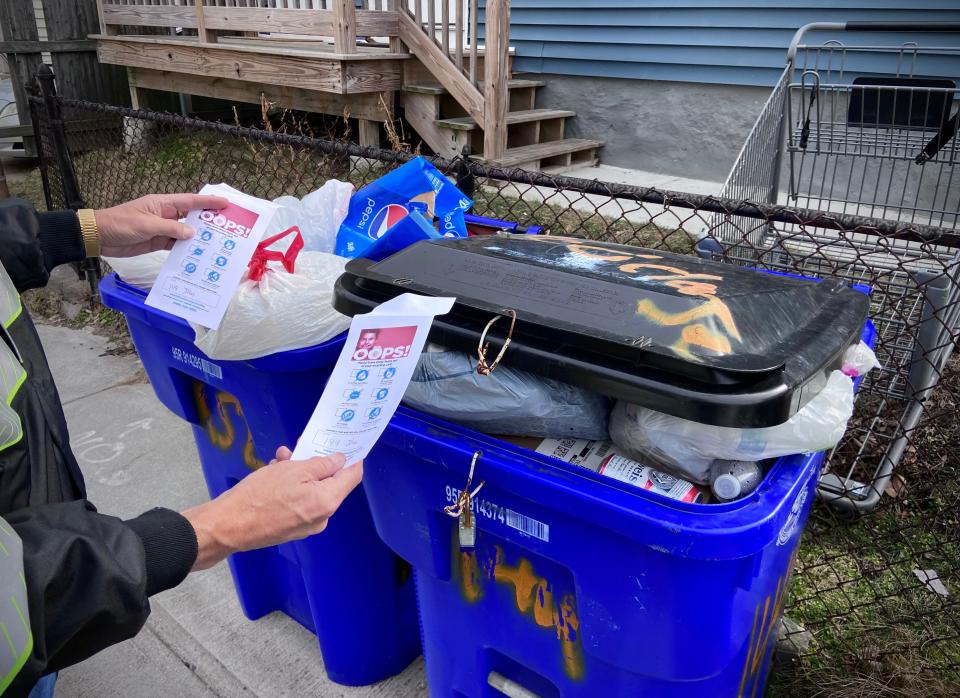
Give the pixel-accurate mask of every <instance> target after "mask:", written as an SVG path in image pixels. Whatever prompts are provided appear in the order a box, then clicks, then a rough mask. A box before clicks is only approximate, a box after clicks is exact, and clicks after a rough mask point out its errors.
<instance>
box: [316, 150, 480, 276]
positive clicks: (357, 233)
mask: <svg viewBox="0 0 960 698" xmlns="http://www.w3.org/2000/svg"><path fill="white" fill-rule="evenodd" d="M472 206H473V201H471V200H470V198H469V197H467V196H466V195H464V193H463V192H461V191H460V190H459V189H457V187H456V186H455V185H454V184H453V183H451V182H450V180H449V179H447V178H446V177H444V176H443V174H442V173H441V172H440V171H439V170H438V169H437V168H436V167H434V166H433V165H431V164H430V163H429V162H427V161H426V160H425V159H424V158H415V159H414V160H411V161H410V162H408V163H407V164H406V165H404V166H403V167H399V168H397V169H396V170H393V171H392V172H390V173H388V174H386V175H384V176H383V177H381V178H380V179H378V180H377V181H375V182H372V183H370V184H368V185H367V186H365V187H364V188H363V189H361V190H360V191H358V192H357V193H356V194H354V195H353V197H351V199H350V208H349V209H348V211H347V217H346V218H345V219H344V221H343V224H342V225H341V226H340V231H339V233H338V234H337V245H336V248H335V250H334V251H335V252H336V254H338V255H340V256H341V257H360V256H363V253H364V252H365V251H366V249H367V248H368V247H370V245H372V244H373V243H374V242H376V241H377V240H380V239H381V238H382V237H384V236H385V235H386V234H387V232H388V231H389V230H391V229H392V228H393V227H394V226H396V225H397V224H398V223H399V222H400V221H402V220H403V219H405V218H406V217H407V216H408V215H409V214H410V212H411V211H413V210H418V211H420V212H421V213H422V215H423V217H424V219H425V220H426V221H428V222H432V221H433V220H434V219H439V221H440V223H439V225H440V228H441V230H440V235H441V236H444V237H467V228H466V224H465V223H464V220H463V212H464V211H468V210H470V208H471V207H472Z"/></svg>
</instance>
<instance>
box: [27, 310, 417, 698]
mask: <svg viewBox="0 0 960 698" xmlns="http://www.w3.org/2000/svg"><path fill="white" fill-rule="evenodd" d="M38 329H39V331H40V336H41V339H42V340H43V344H44V347H45V348H46V350H47V356H48V358H49V360H50V365H51V368H52V370H53V373H54V376H55V377H56V380H57V385H58V387H59V388H60V397H61V399H62V400H63V403H64V409H65V411H66V415H67V421H68V423H69V426H70V434H71V442H72V444H73V448H74V451H75V453H76V454H77V458H78V460H79V461H80V466H81V468H82V469H83V472H84V475H85V477H86V480H87V490H88V497H89V498H90V500H91V501H92V502H94V503H95V504H96V505H97V507H98V508H99V509H100V511H101V512H102V513H105V514H110V515H115V516H119V517H122V518H130V517H133V516H136V515H138V514H140V513H142V512H143V511H144V510H146V509H149V508H151V507H154V506H163V507H169V508H171V509H176V510H182V509H185V508H188V507H190V506H193V505H195V504H198V503H200V502H202V501H205V500H206V499H207V498H208V497H207V490H206V486H205V485H204V482H203V476H202V474H201V471H200V464H199V462H198V460H197V453H196V449H195V448H194V445H193V438H192V435H191V433H190V428H189V427H188V425H187V424H186V423H184V422H182V421H181V420H180V419H178V418H176V417H174V416H173V415H172V414H170V413H169V412H168V411H167V410H166V408H164V407H163V406H162V405H161V404H160V403H159V402H158V401H157V399H156V397H155V396H154V394H153V390H152V389H151V387H150V385H149V384H148V383H147V382H146V379H145V377H144V374H143V371H142V368H141V367H140V362H139V360H138V359H137V357H136V356H135V355H125V356H113V355H111V354H110V346H109V344H108V342H107V340H105V339H104V338H103V337H100V336H97V335H94V334H93V333H91V332H89V331H86V330H74V329H68V328H65V327H56V326H51V325H40V326H39V327H38ZM151 605H152V608H153V612H152V614H151V616H150V619H149V620H148V621H147V624H146V627H145V628H144V629H143V630H142V631H141V632H140V634H139V635H138V636H137V637H136V638H134V639H132V640H130V641H128V642H125V643H122V644H120V645H116V646H114V647H112V648H110V649H108V650H106V651H104V652H101V653H100V654H99V655H97V656H96V657H94V658H92V659H91V660H89V661H87V662H84V663H83V664H80V665H78V666H76V667H71V668H69V669H67V670H66V671H64V672H62V673H61V674H60V681H59V683H58V687H57V693H56V694H57V696H58V698H71V697H74V696H89V697H91V698H92V697H94V696H96V697H97V698H110V697H113V696H116V697H118V698H119V697H120V696H124V697H129V698H154V697H155V698H160V697H161V696H162V697H163V698H167V697H168V696H189V697H192V696H202V697H207V696H211V697H212V696H224V697H229V698H233V697H235V696H265V697H270V698H273V697H275V696H298V697H299V696H330V697H333V696H338V697H341V696H342V697H344V698H361V697H362V698H367V697H371V698H372V697H383V698H406V697H411V698H412V697H414V696H425V695H426V685H425V682H424V674H423V660H422V659H420V660H418V661H416V662H415V663H414V664H413V665H412V666H410V667H409V668H408V669H407V670H406V671H405V672H404V673H403V674H401V675H399V676H397V677H394V678H392V679H390V680H388V681H384V682H383V683H380V684H377V685H375V686H369V687H365V688H346V687H343V686H338V685H336V684H333V683H331V682H330V681H329V680H328V679H327V677H326V675H325V674H324V671H323V664H322V661H321V659H320V652H319V649H318V647H317V643H316V641H315V639H314V637H313V635H311V634H310V633H309V632H307V631H306V630H304V629H303V628H302V627H301V626H300V625H298V624H297V623H295V622H294V621H292V620H290V619H289V618H287V617H286V616H284V615H281V614H279V613H274V614H271V615H270V616H267V617H265V618H262V619H260V620H258V621H256V622H251V621H248V620H247V619H246V618H245V617H244V616H243V613H242V612H241V610H240V605H239V603H238V602H237V599H236V596H235V595H234V591H233V583H232V580H231V578H230V572H229V569H228V568H227V565H226V564H221V565H218V566H217V567H216V568H214V569H212V570H208V571H206V572H200V573H197V574H193V575H190V577H188V579H187V580H186V581H185V582H184V583H183V584H182V585H181V586H180V587H178V588H176V589H172V590H170V591H168V592H165V593H163V594H160V595H158V596H156V597H154V598H153V599H152V601H151Z"/></svg>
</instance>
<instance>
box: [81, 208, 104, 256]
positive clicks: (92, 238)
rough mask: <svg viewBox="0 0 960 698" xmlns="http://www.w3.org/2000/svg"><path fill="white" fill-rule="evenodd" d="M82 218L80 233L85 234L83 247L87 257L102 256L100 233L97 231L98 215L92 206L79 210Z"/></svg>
mask: <svg viewBox="0 0 960 698" xmlns="http://www.w3.org/2000/svg"><path fill="white" fill-rule="evenodd" d="M77 218H78V219H79V220H80V234H81V235H82V236H83V248H84V250H85V251H86V253H87V257H99V256H100V233H99V232H97V217H96V215H94V212H93V209H92V208H81V209H80V210H79V211H77Z"/></svg>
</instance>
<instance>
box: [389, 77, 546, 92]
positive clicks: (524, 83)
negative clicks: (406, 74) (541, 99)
mask: <svg viewBox="0 0 960 698" xmlns="http://www.w3.org/2000/svg"><path fill="white" fill-rule="evenodd" d="M546 84H547V83H545V82H544V81H543V80H526V79H514V80H508V81H507V87H508V88H509V89H511V90H522V89H524V88H528V87H543V86H544V85H546ZM479 89H480V91H481V92H482V91H483V83H482V82H481V83H480V85H479ZM403 91H404V92H416V93H418V94H423V95H445V94H446V93H447V90H446V88H444V86H443V85H440V84H439V83H427V82H407V83H404V85H403Z"/></svg>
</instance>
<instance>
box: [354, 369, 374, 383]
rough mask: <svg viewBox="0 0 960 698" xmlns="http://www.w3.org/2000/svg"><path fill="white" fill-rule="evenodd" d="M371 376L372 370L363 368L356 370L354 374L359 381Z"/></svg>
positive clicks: (361, 381)
mask: <svg viewBox="0 0 960 698" xmlns="http://www.w3.org/2000/svg"><path fill="white" fill-rule="evenodd" d="M369 377H370V371H368V370H366V369H363V368H362V369H360V370H359V371H355V372H354V374H353V380H355V381H356V382H357V383H363V382H364V381H365V380H367V378H369Z"/></svg>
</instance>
